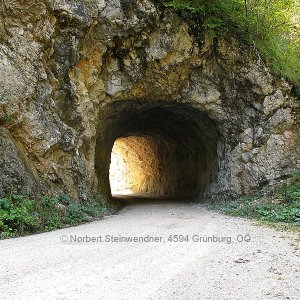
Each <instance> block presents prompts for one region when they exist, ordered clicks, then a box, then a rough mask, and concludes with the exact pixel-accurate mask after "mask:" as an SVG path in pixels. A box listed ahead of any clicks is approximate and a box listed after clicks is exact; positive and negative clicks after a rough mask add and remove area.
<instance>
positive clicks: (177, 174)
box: [95, 101, 220, 200]
mask: <svg viewBox="0 0 300 300" xmlns="http://www.w3.org/2000/svg"><path fill="white" fill-rule="evenodd" d="M118 139H122V140H123V144H124V143H125V144H126V140H127V142H128V143H129V141H131V144H132V145H131V150H134V151H135V152H136V153H138V156H140V157H142V156H143V149H142V148H140V149H139V148H138V146H137V145H138V144H139V141H141V140H142V139H143V140H144V142H145V141H146V144H147V143H148V144H149V145H150V144H151V145H152V146H151V147H153V148H152V150H153V151H152V152H153V153H155V155H156V157H155V159H156V162H157V165H158V168H155V167H153V168H152V172H153V174H150V175H152V176H150V177H149V178H150V179H149V180H148V181H147V180H144V179H143V181H142V182H140V184H137V182H135V184H136V185H137V186H138V187H137V188H136V189H135V190H134V193H137V194H143V195H146V196H150V197H154V196H155V197H156V196H159V197H163V198H172V199H180V200H188V199H194V198H196V197H199V196H204V195H205V194H206V193H207V191H208V190H209V186H210V184H211V183H212V182H213V180H214V178H215V177H216V174H217V169H218V147H219V144H220V134H219V132H218V130H217V127H216V125H215V123H214V121H213V120H211V119H210V118H209V117H208V115H207V114H206V113H204V112H201V111H199V110H197V109H195V108H193V107H191V106H189V105H186V104H182V103H177V102H168V103H166V102H150V103H149V102H145V101H120V102H113V103H111V104H109V105H107V106H106V107H105V109H104V110H103V112H102V116H101V117H100V124H99V129H98V139H97V146H96V153H97V156H96V157H97V161H96V166H95V167H96V172H97V176H98V181H99V189H100V191H101V193H102V194H105V195H107V196H108V197H111V194H112V193H111V183H110V180H109V177H110V174H109V172H110V163H111V153H112V149H113V146H114V143H115V142H116V141H117V140H118ZM133 140H135V142H136V143H135V144H136V148H135V149H134V148H132V147H133V145H134V143H133V142H132V141H133ZM154 148H155V149H154ZM144 154H145V153H144ZM141 163H143V161H141ZM148 167H149V166H148ZM149 170H150V172H151V168H148V169H147V171H149ZM139 189H140V190H139Z"/></svg>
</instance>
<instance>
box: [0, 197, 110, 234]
mask: <svg viewBox="0 0 300 300" xmlns="http://www.w3.org/2000/svg"><path fill="white" fill-rule="evenodd" d="M106 212H107V207H106V206H105V204H104V202H103V201H101V200H98V201H96V200H94V201H91V202H88V203H79V202H76V201H75V200H74V199H72V198H71V197H69V196H68V195H62V196H59V197H56V198H49V197H43V198H42V199H39V200H37V199H33V198H31V197H29V196H25V195H10V196H8V197H5V198H0V239H5V238H12V237H17V236H22V235H27V234H32V233H38V232H43V231H50V230H54V229H58V228H63V227H67V226H71V225H77V224H80V223H84V222H87V221H90V220H92V219H94V218H99V217H101V216H103V214H105V213H106Z"/></svg>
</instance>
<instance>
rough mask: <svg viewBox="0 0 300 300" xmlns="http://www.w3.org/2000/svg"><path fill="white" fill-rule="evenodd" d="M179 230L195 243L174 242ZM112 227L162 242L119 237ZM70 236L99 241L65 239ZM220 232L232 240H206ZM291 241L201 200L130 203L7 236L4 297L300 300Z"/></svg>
mask: <svg viewBox="0 0 300 300" xmlns="http://www.w3.org/2000/svg"><path fill="white" fill-rule="evenodd" d="M177 234H182V235H184V237H186V236H188V238H189V241H186V238H185V241H183V242H175V241H173V242H170V241H168V238H169V236H170V235H177ZM106 235H113V236H115V237H118V236H119V235H121V236H123V237H125V236H128V237H134V236H137V237H139V236H141V237H145V236H147V235H149V236H151V237H152V238H153V237H157V240H161V242H149V241H148V242H147V241H144V242H116V241H114V242H112V241H108V240H106V241H105V239H106ZM71 236H73V238H75V236H77V238H79V239H80V238H82V237H85V236H89V237H95V238H96V237H98V242H97V243H83V242H80V241H78V240H77V243H69V242H64V240H65V239H69V240H70V238H71ZM100 236H102V242H100ZM213 236H214V237H215V239H216V238H220V237H223V240H222V241H221V242H220V241H218V242H205V241H204V240H202V241H198V242H197V240H199V239H200V237H202V238H203V237H211V238H213ZM238 236H239V239H241V238H242V237H245V236H246V240H247V242H246V241H244V242H238V241H237V237H238ZM249 236H250V238H251V240H250V241H248V239H249ZM61 239H62V240H63V241H61ZM230 239H231V243H230ZM291 241H292V240H291V239H290V238H287V236H286V235H285V234H282V233H279V232H276V231H274V230H273V229H270V228H264V227H261V226H255V225H253V224H252V223H251V222H249V221H246V220H242V219H238V218H231V217H227V216H223V215H220V214H217V213H214V212H210V211H207V210H206V209H205V208H204V207H202V206H197V205H188V204H176V203H175V204H174V203H160V204H159V203H149V204H145V203H144V204H139V205H130V206H128V207H126V208H125V209H124V210H122V211H121V212H120V213H119V215H116V216H111V217H108V218H106V219H105V220H103V221H99V222H93V223H90V224H85V225H82V226H78V227H73V228H68V229H63V230H59V231H55V232H50V233H44V234H40V235H35V236H30V237H25V238H18V239H12V240H5V241H1V242H0V249H1V250H0V299H2V300H4V299H26V300H28V299H85V300H86V299H105V300H106V299H131V300H132V299H134V300H135V299H137V300H141V299H185V300H188V299H214V300H215V299H222V300H224V299H239V300H241V299H245V300H246V299H247V300H248V299H260V300H262V299H264V300H265V299H295V300H299V299H300V257H299V256H297V251H298V250H296V247H295V246H293V245H292V244H291Z"/></svg>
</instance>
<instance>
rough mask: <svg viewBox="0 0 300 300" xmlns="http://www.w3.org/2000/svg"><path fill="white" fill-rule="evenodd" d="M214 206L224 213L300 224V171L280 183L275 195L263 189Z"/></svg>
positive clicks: (273, 221) (295, 224) (272, 221)
mask: <svg viewBox="0 0 300 300" xmlns="http://www.w3.org/2000/svg"><path fill="white" fill-rule="evenodd" d="M212 208H214V209H217V210H219V211H221V212H223V213H226V214H229V215H234V216H241V217H248V218H255V219H259V220H262V221H267V222H271V223H278V222H282V223H287V224H291V225H293V226H297V227H298V226H300V173H296V174H295V175H294V176H293V178H292V180H290V181H288V183H284V184H278V185H277V187H276V190H275V194H274V195H273V196H267V195H264V194H263V193H262V192H261V191H259V192H257V193H256V194H254V195H246V196H242V197H239V198H237V199H234V200H232V201H229V202H228V203H222V204H215V205H214V206H212Z"/></svg>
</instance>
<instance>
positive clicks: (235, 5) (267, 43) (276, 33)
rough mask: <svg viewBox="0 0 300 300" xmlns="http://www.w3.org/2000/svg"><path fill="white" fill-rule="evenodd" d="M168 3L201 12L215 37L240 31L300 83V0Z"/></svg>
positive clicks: (278, 70) (284, 73) (268, 59)
mask: <svg viewBox="0 0 300 300" xmlns="http://www.w3.org/2000/svg"><path fill="white" fill-rule="evenodd" d="M165 6H167V7H173V8H175V9H179V10H188V11H190V12H191V13H194V14H198V16H199V18H200V19H201V20H202V26H203V28H205V29H207V30H208V31H210V32H211V34H212V35H213V36H221V35H224V34H227V33H232V32H236V33H237V34H238V35H239V36H240V37H241V38H243V39H244V40H246V41H247V42H248V43H250V44H251V45H254V47H255V48H257V49H258V50H259V52H260V53H261V55H262V56H263V58H264V59H265V61H266V62H267V64H268V65H269V66H270V67H271V68H272V69H273V70H274V71H275V72H276V73H277V74H278V75H280V76H284V77H285V78H287V79H289V80H291V81H292V82H294V83H296V84H300V1H299V0H266V1H261V0H210V1H207V0H174V1H166V2H165Z"/></svg>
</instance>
